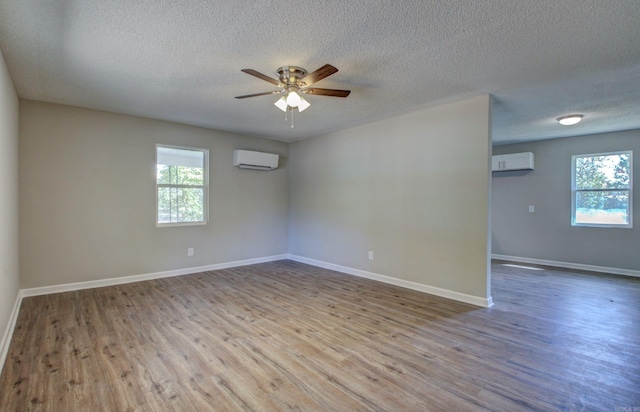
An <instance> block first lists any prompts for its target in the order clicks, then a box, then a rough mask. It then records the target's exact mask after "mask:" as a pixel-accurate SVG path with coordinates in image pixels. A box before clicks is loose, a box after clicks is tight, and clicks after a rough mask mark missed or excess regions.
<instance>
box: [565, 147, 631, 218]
mask: <svg viewBox="0 0 640 412" xmlns="http://www.w3.org/2000/svg"><path fill="white" fill-rule="evenodd" d="M620 154H629V189H611V190H612V191H614V190H617V191H619V190H628V191H629V206H628V216H629V223H628V224H626V225H614V224H603V223H576V194H577V192H578V190H577V189H576V159H578V158H581V157H596V156H611V155H620ZM571 226H576V227H602V228H618V229H632V228H633V150H618V151H615V152H604V153H587V154H578V155H572V156H571Z"/></svg>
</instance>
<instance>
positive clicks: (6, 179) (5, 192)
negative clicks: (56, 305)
mask: <svg viewBox="0 0 640 412" xmlns="http://www.w3.org/2000/svg"><path fill="white" fill-rule="evenodd" d="M0 176H2V179H1V180H0V216H2V219H0V339H2V336H4V333H5V330H6V329H7V327H8V325H9V319H10V317H11V311H12V310H13V306H14V303H15V301H16V297H17V296H18V290H19V286H20V280H19V272H18V96H17V94H16V90H15V88H14V87H13V81H12V80H11V77H10V76H9V71H8V70H7V66H6V64H5V62H4V57H3V56H2V53H1V52H0ZM0 343H2V341H0ZM0 349H1V348H0ZM1 368H2V366H1V365H0V369H1Z"/></svg>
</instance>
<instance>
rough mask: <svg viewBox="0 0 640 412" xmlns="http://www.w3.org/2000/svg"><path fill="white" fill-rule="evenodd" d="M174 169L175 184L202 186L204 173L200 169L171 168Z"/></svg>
mask: <svg viewBox="0 0 640 412" xmlns="http://www.w3.org/2000/svg"><path fill="white" fill-rule="evenodd" d="M172 168H175V169H176V172H175V174H176V181H175V182H174V183H175V184H179V185H199V186H202V185H204V173H203V170H204V169H202V168H200V167H185V166H172Z"/></svg>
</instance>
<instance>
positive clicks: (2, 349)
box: [0, 291, 22, 372]
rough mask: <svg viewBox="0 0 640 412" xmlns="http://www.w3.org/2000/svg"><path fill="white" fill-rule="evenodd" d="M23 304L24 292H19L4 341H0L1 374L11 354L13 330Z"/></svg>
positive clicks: (3, 337)
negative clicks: (10, 346) (8, 355)
mask: <svg viewBox="0 0 640 412" xmlns="http://www.w3.org/2000/svg"><path fill="white" fill-rule="evenodd" d="M21 304H22V291H18V295H17V296H16V301H15V303H14V304H13V310H12V311H11V315H10V316H9V323H8V324H7V327H6V328H5V330H4V334H3V335H2V340H1V341H0V372H2V369H3V367H4V361H5V360H6V359H7V354H8V353H9V345H10V344H11V338H12V337H13V330H14V329H15V327H16V321H17V320H18V313H19V312H20V305H21Z"/></svg>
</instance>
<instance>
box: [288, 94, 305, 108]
mask: <svg viewBox="0 0 640 412" xmlns="http://www.w3.org/2000/svg"><path fill="white" fill-rule="evenodd" d="M301 101H302V100H301V97H300V95H299V94H298V93H296V91H295V90H291V91H290V92H289V93H288V94H287V104H288V105H289V106H291V107H298V105H299V104H300V102H301Z"/></svg>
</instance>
